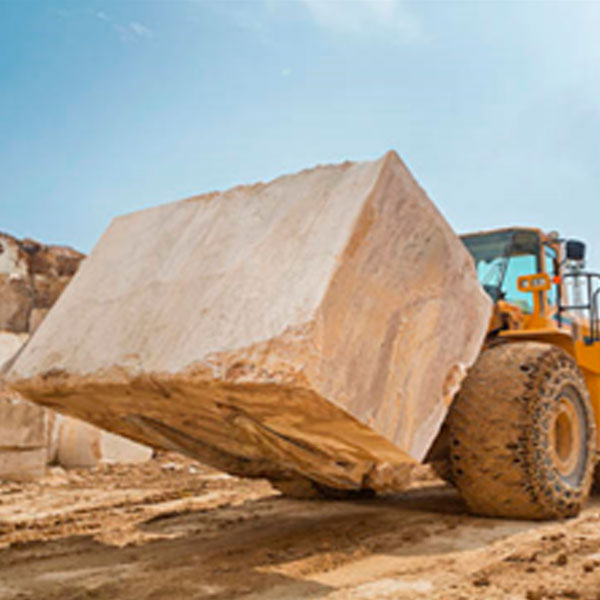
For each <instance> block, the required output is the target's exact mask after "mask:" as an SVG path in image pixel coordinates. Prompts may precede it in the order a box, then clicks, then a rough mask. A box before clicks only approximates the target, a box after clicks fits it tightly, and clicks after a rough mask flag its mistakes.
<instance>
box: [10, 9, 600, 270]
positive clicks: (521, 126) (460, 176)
mask: <svg viewBox="0 0 600 600" xmlns="http://www.w3.org/2000/svg"><path fill="white" fill-rule="evenodd" d="M598 31H600V2H576V1H571V2H557V1H555V2H544V1H541V0H540V1H530V2H519V1H510V2H508V1H507V2H465V1H463V2H452V1H443V2H409V1H402V0H372V1H347V2H344V1H336V0H281V1H277V0H255V1H250V0H248V1H245V2H236V1H233V0H231V1H228V0H219V1H208V0H205V1H203V0H187V1H186V0H162V1H160V0H153V1H149V0H148V1H144V0H136V1H127V0H119V1H116V0H109V1H104V0H75V1H64V0H39V1H38V0H0V82H1V84H0V85H1V87H0V191H1V196H0V197H1V200H0V230H5V231H8V232H10V233H13V234H15V235H18V236H31V237H35V238H38V239H41V240H43V241H48V242H58V243H68V244H71V245H73V246H75V247H77V248H80V249H82V250H84V251H89V250H90V248H91V247H92V246H93V244H94V243H95V241H96V240H97V238H98V237H99V235H100V234H101V232H102V231H103V230H104V229H105V228H106V226H107V224H108V223H109V221H110V219H111V218H112V217H113V216H115V215H117V214H121V213H124V212H130V211H132V210H136V209H139V208H142V207H146V206H151V205H154V204H159V203H164V202H168V201H171V200H176V199H179V198H182V197H185V196H189V195H193V194H197V193H201V192H208V191H210V190H213V189H224V188H227V187H230V186H232V185H235V184H239V183H251V182H254V181H259V180H268V179H271V178H273V177H276V176H277V175H280V174H282V173H285V172H291V171H295V170H299V169H302V168H305V167H308V166H312V165H314V164H317V163H323V162H337V161H342V160H346V159H353V160H354V159H356V160H359V159H368V158H375V157H377V156H379V155H381V154H383V153H384V152H385V151H386V150H388V149H390V148H394V149H396V150H397V151H398V153H399V154H400V155H401V156H402V157H403V159H404V160H405V161H406V162H407V164H408V166H409V168H410V169H411V170H412V171H413V173H414V174H415V176H416V177H417V179H418V180H419V181H420V183H421V184H422V185H423V187H424V188H425V189H426V190H427V191H428V193H429V194H430V196H431V198H432V199H433V200H434V202H436V204H437V205H438V206H439V207H440V209H441V210H442V212H443V213H444V214H445V215H446V217H447V218H448V220H449V221H450V223H451V224H452V225H453V226H454V227H455V228H456V229H457V230H458V231H469V230H474V229H482V228H487V227H497V226H505V225H513V224H524V225H525V224H526V225H539V226H541V227H543V228H545V229H559V230H560V231H561V233H562V234H564V235H568V236H576V237H581V238H584V239H586V240H587V241H588V243H589V245H590V246H591V251H590V255H591V261H590V262H591V263H592V266H595V267H597V268H600V36H599V35H598Z"/></svg>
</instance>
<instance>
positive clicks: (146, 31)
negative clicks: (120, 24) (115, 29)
mask: <svg viewBox="0 0 600 600" xmlns="http://www.w3.org/2000/svg"><path fill="white" fill-rule="evenodd" d="M129 29H130V31H132V32H133V33H134V34H135V35H137V36H138V37H152V30H151V29H150V28H149V27H146V26H145V25H142V23H138V22H137V21H131V23H129Z"/></svg>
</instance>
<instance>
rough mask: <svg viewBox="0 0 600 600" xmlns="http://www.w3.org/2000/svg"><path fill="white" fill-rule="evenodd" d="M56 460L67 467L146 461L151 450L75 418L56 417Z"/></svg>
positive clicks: (150, 455) (149, 456)
mask: <svg viewBox="0 0 600 600" xmlns="http://www.w3.org/2000/svg"><path fill="white" fill-rule="evenodd" d="M57 425H58V430H57V432H56V435H57V440H56V461H57V462H58V463H59V464H60V465H62V466H63V467H66V468H74V467H96V466H98V465H100V464H114V463H118V464H127V463H140V462H146V461H147V460H150V458H152V449H151V448H149V447H148V446H143V445H142V444H137V443H135V442H132V441H131V440H128V439H126V438H124V437H121V436H119V435H115V434H113V433H110V432H108V431H104V430H102V429H99V428H98V427H94V426H93V425H90V424H88V423H84V422H83V421H80V420H78V419H70V418H69V417H63V416H61V417H59V418H58V420H57Z"/></svg>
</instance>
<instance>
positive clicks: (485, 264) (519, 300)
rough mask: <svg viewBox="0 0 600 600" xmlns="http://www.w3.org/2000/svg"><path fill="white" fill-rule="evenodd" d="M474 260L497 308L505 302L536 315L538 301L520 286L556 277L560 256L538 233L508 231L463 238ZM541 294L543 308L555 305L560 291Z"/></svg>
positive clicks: (471, 235)
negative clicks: (533, 278)
mask: <svg viewBox="0 0 600 600" xmlns="http://www.w3.org/2000/svg"><path fill="white" fill-rule="evenodd" d="M461 239H462V241H463V243H464V244H465V246H466V247H467V249H468V250H469V252H470V253H471V255H472V256H473V259H474V261H475V269H476V270H477V277H478V279H479V282H480V283H481V285H482V287H483V289H484V290H485V291H486V293H487V294H488V295H489V296H490V298H491V299H492V301H493V302H494V304H497V303H498V301H500V300H502V301H505V302H507V303H510V304H513V305H515V306H517V307H518V308H520V309H521V310H522V311H523V313H524V314H532V313H533V311H534V305H535V299H534V297H533V295H532V294H531V293H530V292H526V291H523V290H522V289H521V286H519V283H518V282H519V278H520V277H522V276H525V275H530V274H532V273H544V272H545V273H547V274H548V275H549V277H550V278H552V277H553V276H554V275H555V274H556V269H557V267H558V255H557V253H556V250H555V249H553V248H552V247H550V246H543V245H542V239H541V236H540V232H539V231H537V230H534V229H504V230H497V231H491V232H485V233H475V234H468V235H464V236H462V237H461ZM539 293H540V298H539V299H540V300H541V303H540V304H541V305H543V306H546V305H547V304H548V305H553V304H554V305H555V304H556V298H557V293H556V289H551V290H548V294H547V296H545V295H544V293H543V292H539Z"/></svg>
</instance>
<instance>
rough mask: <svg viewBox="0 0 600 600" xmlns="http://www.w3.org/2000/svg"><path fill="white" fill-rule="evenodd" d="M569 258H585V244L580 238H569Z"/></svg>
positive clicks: (577, 259) (579, 259)
mask: <svg viewBox="0 0 600 600" xmlns="http://www.w3.org/2000/svg"><path fill="white" fill-rule="evenodd" d="M566 252H567V260H576V261H582V260H585V244H584V243H583V242H580V241H579V240H567V243H566Z"/></svg>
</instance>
